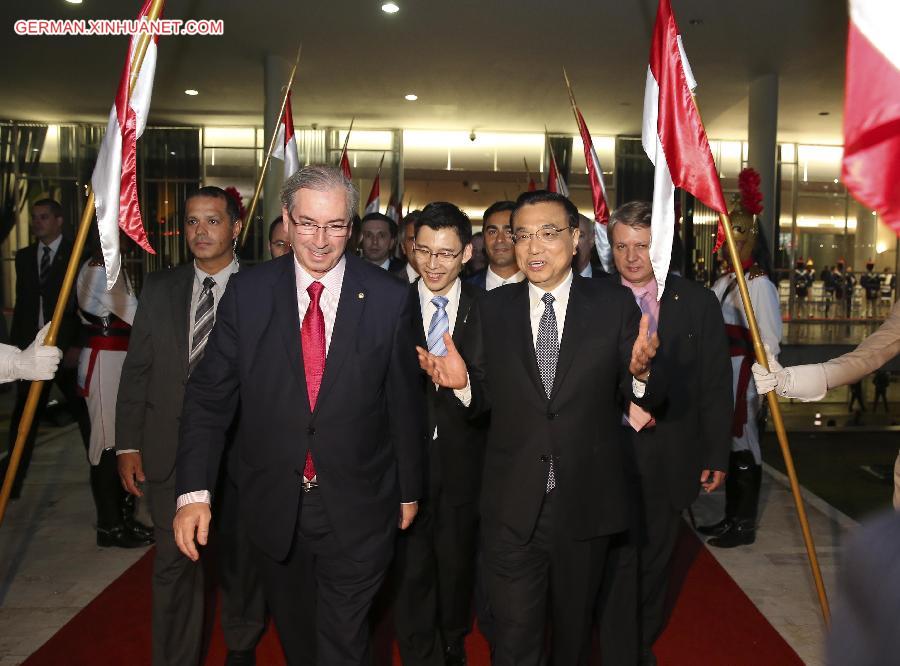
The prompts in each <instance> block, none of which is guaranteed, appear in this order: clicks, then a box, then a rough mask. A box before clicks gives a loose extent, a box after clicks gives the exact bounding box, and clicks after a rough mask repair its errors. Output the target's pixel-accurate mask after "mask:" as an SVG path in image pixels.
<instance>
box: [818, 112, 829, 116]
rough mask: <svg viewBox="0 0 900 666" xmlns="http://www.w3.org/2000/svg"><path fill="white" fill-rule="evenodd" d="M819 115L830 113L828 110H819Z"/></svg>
mask: <svg viewBox="0 0 900 666" xmlns="http://www.w3.org/2000/svg"><path fill="white" fill-rule="evenodd" d="M819 115H820V116H828V115H831V114H830V112H829V111H819Z"/></svg>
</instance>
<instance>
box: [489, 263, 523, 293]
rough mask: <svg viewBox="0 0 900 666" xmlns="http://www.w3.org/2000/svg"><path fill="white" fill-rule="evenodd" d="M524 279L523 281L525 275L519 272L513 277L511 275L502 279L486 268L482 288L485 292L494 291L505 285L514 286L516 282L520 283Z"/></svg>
mask: <svg viewBox="0 0 900 666" xmlns="http://www.w3.org/2000/svg"><path fill="white" fill-rule="evenodd" d="M524 279H525V273H523V272H522V271H519V272H518V273H516V274H515V275H513V276H511V277H508V278H502V277H500V276H499V275H497V274H496V273H495V272H494V271H492V270H491V267H490V266H488V268H487V273H486V274H485V276H484V288H485V289H486V290H487V291H490V290H491V289H496V288H497V287H502V286H503V285H505V284H515V283H516V282H521V281H522V280H524Z"/></svg>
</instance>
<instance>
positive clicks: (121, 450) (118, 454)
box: [116, 449, 140, 456]
mask: <svg viewBox="0 0 900 666" xmlns="http://www.w3.org/2000/svg"><path fill="white" fill-rule="evenodd" d="M123 453H140V451H138V450H137V449H116V455H117V456H120V455H122V454H123Z"/></svg>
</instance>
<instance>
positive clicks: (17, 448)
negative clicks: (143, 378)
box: [0, 0, 165, 525]
mask: <svg viewBox="0 0 900 666" xmlns="http://www.w3.org/2000/svg"><path fill="white" fill-rule="evenodd" d="M164 4H165V0H153V2H152V3H151V5H150V10H149V11H148V12H147V19H148V20H150V21H155V20H156V19H158V18H159V15H160V14H161V13H162V8H163V5H164ZM150 39H151V36H150V35H149V34H147V33H144V34H142V35H140V37H138V41H137V48H136V49H135V52H134V57H133V58H132V60H131V71H130V72H129V76H128V94H129V97H130V95H131V93H133V92H134V86H135V84H136V83H137V80H138V74H139V73H140V71H141V65H143V63H144V55H145V54H146V53H147V47H148V46H149V44H150ZM94 211H95V201H94V191H93V189H91V186H90V185H88V187H87V201H86V202H85V204H84V212H83V213H82V214H81V221H80V222H79V224H78V230H77V232H76V234H75V243H74V245H73V247H72V254H71V256H70V257H69V264H68V266H66V274H65V277H64V278H63V282H62V286H61V287H60V289H59V297H58V298H57V299H56V305H55V306H54V308H53V318H52V319H51V322H50V329H49V330H48V331H47V337H46V338H44V345H46V346H48V347H52V346H54V345H55V344H56V336H57V335H59V328H60V326H61V325H62V318H63V314H64V313H65V310H66V305H67V304H68V302H69V296H70V295H71V294H72V287H73V285H74V284H75V278H77V277H78V269H79V267H80V264H81V255H82V254H83V253H84V246H85V244H86V243H87V237H88V232H89V231H90V228H91V220H93V219H94ZM43 388H44V382H43V381H35V382H31V387H30V388H29V389H28V398H27V400H26V401H25V408H24V409H23V410H22V416H21V418H20V419H19V430H18V432H17V433H16V443H15V445H14V446H13V450H12V453H11V454H10V456H9V463H8V465H7V468H6V478H4V479H3V488H2V489H0V525H2V524H3V519H4V517H5V516H6V507H7V505H8V504H9V495H10V493H11V492H12V486H13V481H14V480H15V478H16V472H17V471H18V470H19V463H20V462H21V460H22V451H23V450H24V448H25V440H26V439H27V438H28V432H29V431H30V430H31V424H32V423H33V422H34V415H35V412H36V411H37V405H38V401H39V400H40V397H41V391H42V390H43Z"/></svg>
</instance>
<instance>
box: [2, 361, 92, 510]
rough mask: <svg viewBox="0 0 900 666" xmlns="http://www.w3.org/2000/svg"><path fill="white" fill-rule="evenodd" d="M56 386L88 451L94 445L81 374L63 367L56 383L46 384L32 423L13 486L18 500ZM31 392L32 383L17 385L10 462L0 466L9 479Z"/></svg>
mask: <svg viewBox="0 0 900 666" xmlns="http://www.w3.org/2000/svg"><path fill="white" fill-rule="evenodd" d="M53 384H56V386H57V387H58V388H59V390H60V392H62V394H63V397H64V398H65V400H66V408H67V409H68V410H69V412H70V413H71V415H72V418H73V419H74V420H75V422H76V423H78V429H79V431H81V439H82V442H84V447H85V449H86V448H87V447H88V446H89V444H90V441H91V419H90V416H89V415H88V410H87V405H86V404H85V402H84V398H82V397H81V396H80V395H78V388H77V371H76V370H75V368H63V367H60V368H59V370H58V371H57V373H56V376H55V377H54V378H53V380H52V381H48V382H44V386H43V390H42V391H41V397H40V399H39V400H38V404H37V410H36V411H35V413H34V421H32V423H31V429H30V430H29V431H28V437H27V439H26V440H25V448H24V449H23V450H22V459H21V460H20V461H19V468H18V470H17V472H16V478H15V481H14V482H13V487H12V496H13V497H18V496H19V495H20V494H21V492H22V484H23V483H24V482H25V477H26V476H27V475H28V467H29V465H31V456H32V454H33V453H34V442H35V440H36V439H37V429H38V424H39V423H40V421H41V417H42V416H43V415H44V410H45V409H46V408H47V401H48V400H49V399H50V389H51V388H52V387H53ZM30 388H31V382H26V381H18V382H16V406H15V408H13V413H12V417H11V419H10V423H9V439H8V446H7V456H6V459H5V460H4V461H3V462H2V463H0V471H2V474H3V475H4V476H5V475H6V468H7V464H8V462H9V457H10V456H11V455H12V451H13V448H14V447H15V444H16V436H17V435H18V433H19V421H20V420H21V419H22V412H23V411H25V402H26V401H27V400H28V391H29V389H30Z"/></svg>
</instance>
